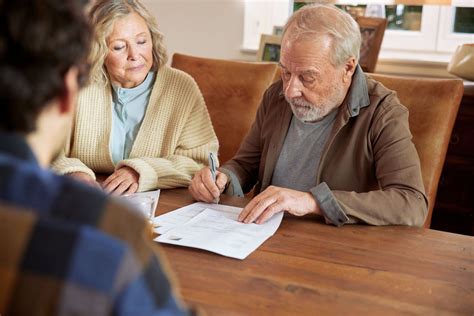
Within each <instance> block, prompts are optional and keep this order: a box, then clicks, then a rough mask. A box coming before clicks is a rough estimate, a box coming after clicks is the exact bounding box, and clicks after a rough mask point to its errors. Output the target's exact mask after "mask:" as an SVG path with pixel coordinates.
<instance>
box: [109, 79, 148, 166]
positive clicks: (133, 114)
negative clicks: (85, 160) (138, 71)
mask: <svg viewBox="0 0 474 316" xmlns="http://www.w3.org/2000/svg"><path fill="white" fill-rule="evenodd" d="M155 76H156V74H155V73H154V72H149V73H148V75H147V76H146V78H145V80H144V81H143V82H142V83H141V84H139V85H138V86H136V87H134V88H130V89H126V88H120V87H117V86H114V85H112V88H113V89H112V104H113V107H112V133H111V134H110V152H111V153H112V160H113V162H114V164H117V163H118V162H119V161H121V160H124V159H127V158H128V157H129V156H130V151H131V150H132V146H133V143H134V141H135V138H136V137H137V134H138V130H139V129H140V126H141V124H142V121H143V118H144V117H145V111H146V108H147V106H148V102H149V100H150V95H151V90H152V88H153V84H154V82H155Z"/></svg>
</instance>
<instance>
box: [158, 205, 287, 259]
mask: <svg viewBox="0 0 474 316" xmlns="http://www.w3.org/2000/svg"><path fill="white" fill-rule="evenodd" d="M241 211H242V209H241V208H238V207H232V206H227V205H220V204H206V203H194V204H191V205H188V206H186V207H183V208H180V209H177V210H175V211H172V212H169V213H166V214H164V215H161V216H158V217H156V218H155V219H154V224H155V226H156V229H155V232H156V233H158V234H162V235H161V236H159V237H157V238H156V239H155V241H158V242H161V243H167V244H173V245H179V246H187V247H194V248H199V249H204V250H208V251H212V252H215V253H218V254H220V255H224V256H228V257H232V258H236V259H245V258H246V257H247V256H248V255H249V254H250V253H252V251H254V250H255V249H257V248H258V247H259V246H260V245H261V244H262V243H263V242H264V241H265V240H267V239H268V238H269V237H270V236H272V235H273V234H274V233H275V232H276V230H277V229H278V227H279V226H280V223H281V220H282V218H283V212H281V213H278V214H276V215H275V216H273V217H272V218H271V219H270V220H268V221H267V222H266V223H264V224H260V225H258V224H244V223H241V222H238V221H237V218H238V216H239V213H240V212H241Z"/></svg>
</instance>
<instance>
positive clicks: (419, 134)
mask: <svg viewBox="0 0 474 316" xmlns="http://www.w3.org/2000/svg"><path fill="white" fill-rule="evenodd" d="M369 75H370V77H372V78H373V79H375V80H377V81H379V82H381V83H382V84H383V85H384V86H386V87H387V88H388V89H391V90H394V91H396V92H397V95H398V98H399V99H400V101H401V103H402V104H403V105H404V106H406V107H407V108H408V111H409V124H410V130H411V133H412V135H413V143H414V144H415V147H416V150H417V151H418V155H419V156H420V162H421V173H422V176H423V183H424V185H425V190H426V194H427V196H428V217H427V218H426V221H425V227H427V228H429V227H430V224H431V215H432V212H433V206H434V203H435V199H436V191H437V189H438V182H439V178H440V175H441V171H442V169H443V164H444V159H445V157H446V151H447V149H448V144H449V140H450V138H451V131H452V129H453V125H454V121H455V120H456V115H457V112H458V108H459V104H460V103H461V98H462V95H463V91H464V85H463V82H462V81H461V80H458V79H427V78H409V77H395V76H386V75H376V74H369Z"/></svg>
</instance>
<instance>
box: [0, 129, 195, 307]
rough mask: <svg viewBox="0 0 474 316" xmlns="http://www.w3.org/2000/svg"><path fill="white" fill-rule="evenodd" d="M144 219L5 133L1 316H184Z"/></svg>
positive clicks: (1, 138)
mask: <svg viewBox="0 0 474 316" xmlns="http://www.w3.org/2000/svg"><path fill="white" fill-rule="evenodd" d="M146 231H148V230H147V223H146V221H145V219H144V218H143V217H142V216H141V215H139V214H138V213H136V212H134V211H133V210H130V209H128V208H127V207H125V206H123V205H122V204H121V203H120V202H117V201H116V200H114V199H111V198H109V197H107V196H106V195H105V194H104V193H102V192H100V191H99V190H97V189H94V188H90V187H88V186H86V185H82V184H80V183H77V182H75V181H74V180H72V179H69V178H67V177H60V176H57V175H54V174H53V173H51V172H49V171H46V170H43V169H41V167H40V166H39V165H38V163H37V162H36V159H35V157H34V155H33V153H32V152H31V150H30V148H29V147H28V145H27V143H26V142H25V141H24V139H23V138H22V137H20V136H16V135H12V134H0V315H56V314H61V315H69V314H74V315H105V314H114V315H183V314H186V311H185V310H183V309H182V308H181V307H180V306H179V305H178V302H177V301H176V300H175V298H174V297H173V295H172V288H171V287H172V285H171V284H170V281H169V280H168V278H167V276H166V273H165V271H164V268H163V266H162V265H160V262H159V257H158V256H157V254H156V253H154V252H153V251H152V247H151V243H152V241H151V238H150V236H147V234H146Z"/></svg>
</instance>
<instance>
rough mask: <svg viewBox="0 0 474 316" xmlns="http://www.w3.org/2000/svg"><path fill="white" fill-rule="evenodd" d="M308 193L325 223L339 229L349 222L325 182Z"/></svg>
mask: <svg viewBox="0 0 474 316" xmlns="http://www.w3.org/2000/svg"><path fill="white" fill-rule="evenodd" d="M310 192H311V194H313V197H314V198H315V199H316V201H317V202H318V204H319V207H320V209H321V212H322V213H323V216H324V218H325V219H326V222H329V223H330V224H333V225H336V226H338V227H340V226H342V225H344V224H346V223H348V222H349V221H350V220H349V218H348V217H347V215H346V213H345V212H344V210H343V209H342V207H341V206H340V205H339V203H338V202H337V200H336V198H335V197H334V194H333V193H332V192H331V190H330V189H329V187H328V185H327V184H326V182H321V183H320V184H318V185H317V186H315V187H314V188H312V189H311V190H310Z"/></svg>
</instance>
